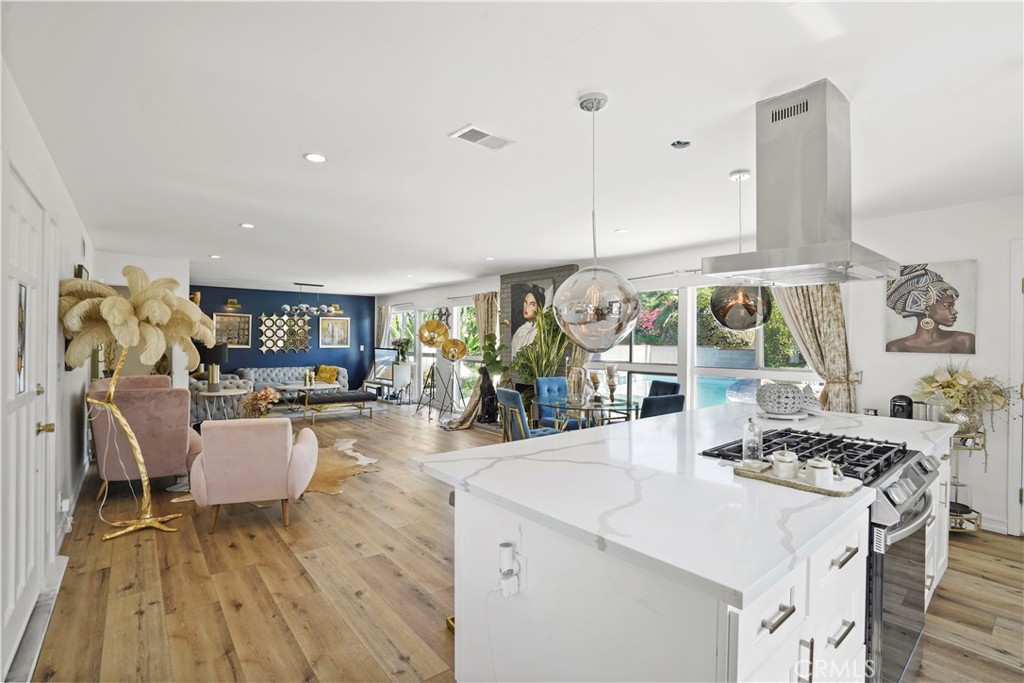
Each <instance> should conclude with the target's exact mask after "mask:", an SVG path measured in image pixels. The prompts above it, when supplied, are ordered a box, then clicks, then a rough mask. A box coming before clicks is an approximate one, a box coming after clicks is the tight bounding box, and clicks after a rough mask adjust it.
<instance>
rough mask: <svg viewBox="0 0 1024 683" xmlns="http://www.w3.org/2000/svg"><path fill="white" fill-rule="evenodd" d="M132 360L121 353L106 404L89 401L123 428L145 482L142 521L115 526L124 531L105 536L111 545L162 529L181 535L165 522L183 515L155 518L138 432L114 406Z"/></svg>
mask: <svg viewBox="0 0 1024 683" xmlns="http://www.w3.org/2000/svg"><path fill="white" fill-rule="evenodd" d="M127 357H128V349H121V357H120V358H119V359H118V361H117V367H116V368H114V374H113V375H111V377H110V385H109V386H108V387H107V395H106V397H105V399H104V400H103V401H100V400H99V399H95V398H87V399H86V400H87V401H88V402H89V403H91V404H92V405H94V406H101V407H103V408H104V409H106V410H108V411H110V414H111V415H113V416H114V419H115V420H117V423H118V424H119V425H121V429H123V430H124V434H125V436H126V437H127V438H128V444H129V445H130V446H131V448H132V455H133V456H135V464H136V465H137V466H138V468H139V478H140V479H141V480H142V507H141V508H140V510H139V517H138V518H137V519H127V520H122V521H119V522H111V523H110V524H112V525H113V526H117V527H123V528H122V529H120V530H119V531H112V532H110V533H109V534H103V540H104V541H109V540H110V539H112V538H117V537H118V536H124V535H125V534H130V533H131V532H133V531H139V530H141V529H159V530H160V531H177V529H175V528H174V527H169V526H167V525H166V524H164V522H167V521H170V520H172V519H175V518H176V517H181V515H182V513H180V512H178V513H175V514H173V515H163V516H161V517H154V516H153V496H152V492H151V489H150V485H149V473H148V472H147V471H146V463H145V462H144V461H143V460H142V448H141V447H140V446H139V440H138V439H137V438H136V437H135V432H133V431H132V428H131V426H130V425H129V424H128V420H126V419H125V417H124V414H123V413H122V412H121V409H120V408H118V407H117V405H116V404H115V403H114V389H115V388H116V386H117V380H118V378H119V377H120V376H121V368H123V367H124V361H125V359H126V358H127Z"/></svg>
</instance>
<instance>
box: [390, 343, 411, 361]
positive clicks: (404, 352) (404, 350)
mask: <svg viewBox="0 0 1024 683" xmlns="http://www.w3.org/2000/svg"><path fill="white" fill-rule="evenodd" d="M391 348H393V349H395V350H397V351H398V362H399V363H404V362H405V361H406V359H407V358H408V357H409V350H410V349H412V337H399V338H398V339H396V340H395V341H393V342H391Z"/></svg>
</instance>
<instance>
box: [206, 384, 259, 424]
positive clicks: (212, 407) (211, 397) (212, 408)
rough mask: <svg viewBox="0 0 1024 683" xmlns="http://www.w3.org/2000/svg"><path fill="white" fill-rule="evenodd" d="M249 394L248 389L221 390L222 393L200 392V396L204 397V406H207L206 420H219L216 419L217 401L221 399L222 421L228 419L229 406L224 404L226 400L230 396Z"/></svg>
mask: <svg viewBox="0 0 1024 683" xmlns="http://www.w3.org/2000/svg"><path fill="white" fill-rule="evenodd" d="M248 393H249V390H248V389H221V390H220V391H200V392H199V395H200V396H202V397H203V404H204V405H205V406H206V419H207V420H216V419H218V418H216V417H214V415H215V414H216V409H217V399H220V414H221V415H222V416H223V417H222V418H221V419H227V414H228V413H227V406H226V405H225V403H224V399H225V398H227V397H229V396H242V395H243V394H248Z"/></svg>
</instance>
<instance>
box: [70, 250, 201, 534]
mask: <svg viewBox="0 0 1024 683" xmlns="http://www.w3.org/2000/svg"><path fill="white" fill-rule="evenodd" d="M121 272H122V273H123V274H124V276H125V278H126V279H127V281H128V291H129V296H128V297H127V298H126V297H124V296H122V295H121V294H120V293H118V292H117V290H115V289H114V288H112V287H110V286H108V285H105V284H103V283H102V282H97V281H95V280H83V279H80V278H67V279H65V280H61V282H60V299H59V300H58V304H57V312H58V316H59V318H60V323H61V327H62V329H63V331H64V336H65V337H66V338H67V339H68V340H70V341H69V344H68V347H67V351H66V352H65V353H64V360H65V362H67V364H68V365H71V366H73V367H81V366H82V365H84V364H85V363H86V362H87V361H88V360H89V358H90V356H91V355H92V352H93V350H94V349H96V348H98V347H99V346H102V345H106V344H111V345H112V344H117V345H118V346H119V347H120V348H121V353H120V355H119V357H118V361H117V365H116V366H115V368H114V373H113V375H112V376H111V378H110V384H109V385H108V386H107V393H106V396H104V399H103V400H99V399H94V398H89V399H88V402H89V404H90V405H94V406H96V407H98V408H100V409H103V410H106V411H107V412H109V413H110V415H111V416H112V417H113V418H114V419H115V420H116V421H117V423H118V424H119V425H120V426H121V429H122V430H124V434H125V437H126V438H127V440H128V443H129V445H130V446H131V450H132V455H133V456H134V458H135V464H136V465H137V466H138V469H139V478H140V480H141V481H142V504H141V506H140V509H139V516H138V517H137V518H135V519H129V520H122V521H116V522H111V524H112V525H113V526H116V527H121V528H120V530H118V531H113V532H111V533H108V534H104V536H103V540H104V541H106V540H109V539H111V538H117V537H118V536H123V535H125V534H129V533H131V532H133V531H139V530H141V529H149V528H152V529H159V530H161V531H177V529H174V528H173V527H169V526H167V525H166V524H164V522H167V521H170V520H172V519H174V518H176V517H180V516H181V513H177V514H171V515H163V516H160V517H156V516H154V515H153V498H152V492H151V487H150V483H149V475H148V473H147V472H146V463H145V460H143V458H142V449H141V448H140V447H139V441H138V439H137V438H136V436H135V432H133V431H132V428H131V425H129V424H128V420H126V419H125V417H124V414H123V413H122V412H121V410H120V409H119V408H118V407H117V403H116V402H115V396H114V392H115V390H116V388H117V381H118V379H119V378H120V376H121V370H122V369H123V368H124V363H125V359H126V358H127V357H128V349H131V348H136V347H138V348H139V350H140V354H139V359H140V360H141V361H142V362H143V363H146V364H149V365H151V364H153V363H156V362H157V361H158V360H160V358H161V357H162V356H163V355H164V353H165V352H166V350H167V347H168V346H172V345H178V346H181V347H182V349H183V350H184V351H185V354H186V356H187V363H186V367H187V369H189V370H193V369H195V368H196V367H197V366H198V365H199V351H198V350H197V349H196V347H195V344H194V343H193V342H192V339H193V338H195V339H198V340H199V341H200V342H202V343H203V344H204V345H206V346H207V347H211V346H213V344H214V338H215V337H214V328H213V320H211V319H210V317H209V316H207V315H206V314H204V313H203V312H202V311H201V310H200V309H199V307H198V306H196V305H195V304H194V303H192V302H191V301H189V300H188V299H184V298H181V297H179V296H176V295H175V294H174V291H175V290H177V289H178V282H177V280H174V279H172V278H161V279H159V280H152V281H151V280H150V279H149V276H148V275H146V272H145V271H144V270H142V269H141V268H139V267H138V266H125V267H124V269H123V270H122V271H121Z"/></svg>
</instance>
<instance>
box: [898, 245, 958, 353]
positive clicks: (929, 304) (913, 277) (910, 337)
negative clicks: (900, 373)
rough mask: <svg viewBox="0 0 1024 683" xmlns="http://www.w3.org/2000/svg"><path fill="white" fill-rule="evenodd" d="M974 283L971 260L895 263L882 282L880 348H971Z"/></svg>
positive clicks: (929, 350) (944, 350)
mask: <svg viewBox="0 0 1024 683" xmlns="http://www.w3.org/2000/svg"><path fill="white" fill-rule="evenodd" d="M977 289H978V262H977V261H941V262H933V263H911V264H907V265H902V266H900V276H899V277H898V278H896V279H895V280H889V281H887V282H886V287H885V306H886V308H887V309H888V310H887V311H886V313H885V350H886V351H889V352H895V353H944V354H950V353H966V354H973V353H974V352H975V342H976V340H975V324H976V320H975V316H976V310H977V301H978V295H977Z"/></svg>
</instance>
